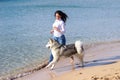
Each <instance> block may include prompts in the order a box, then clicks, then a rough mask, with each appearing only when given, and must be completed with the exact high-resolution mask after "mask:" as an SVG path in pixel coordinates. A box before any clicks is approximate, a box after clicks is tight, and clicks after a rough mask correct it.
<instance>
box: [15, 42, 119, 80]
mask: <svg viewBox="0 0 120 80" xmlns="http://www.w3.org/2000/svg"><path fill="white" fill-rule="evenodd" d="M119 60H120V41H113V42H104V43H95V44H92V45H91V44H90V45H87V46H85V58H84V61H85V67H84V68H81V67H80V66H79V65H77V63H78V61H77V59H76V60H75V65H74V67H75V69H72V66H71V64H70V63H69V58H67V59H62V60H60V61H59V62H58V63H57V65H56V66H55V69H54V70H50V69H45V68H44V69H41V70H38V71H36V72H34V73H32V74H29V75H27V76H24V77H21V78H18V79H16V80H120V62H119Z"/></svg>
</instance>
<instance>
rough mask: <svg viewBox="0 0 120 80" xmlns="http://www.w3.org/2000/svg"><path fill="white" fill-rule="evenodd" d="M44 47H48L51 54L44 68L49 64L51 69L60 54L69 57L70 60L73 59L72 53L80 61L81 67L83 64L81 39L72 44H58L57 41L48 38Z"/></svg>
mask: <svg viewBox="0 0 120 80" xmlns="http://www.w3.org/2000/svg"><path fill="white" fill-rule="evenodd" d="M46 47H47V48H50V50H51V52H52V55H53V60H52V61H51V62H50V63H49V64H48V65H47V66H46V68H48V67H50V66H51V69H53V68H54V66H55V64H56V63H57V61H58V60H59V58H60V57H61V56H64V57H70V58H71V59H72V61H74V58H73V55H76V56H77V57H78V59H79V60H80V62H81V63H82V67H83V66H84V64H83V56H84V54H83V51H84V48H83V44H82V42H81V41H76V42H75V43H74V44H69V45H60V44H59V43H58V42H57V41H55V40H53V39H49V41H48V43H47V45H46Z"/></svg>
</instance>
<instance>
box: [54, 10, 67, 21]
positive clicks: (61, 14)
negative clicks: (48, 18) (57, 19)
mask: <svg viewBox="0 0 120 80" xmlns="http://www.w3.org/2000/svg"><path fill="white" fill-rule="evenodd" d="M56 13H58V14H59V15H60V16H61V19H62V20H63V21H64V22H66V20H67V18H68V16H67V14H66V13H64V12H62V11H61V10H57V11H56V12H55V14H54V16H55V15H56Z"/></svg>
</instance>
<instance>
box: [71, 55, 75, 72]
mask: <svg viewBox="0 0 120 80" xmlns="http://www.w3.org/2000/svg"><path fill="white" fill-rule="evenodd" d="M70 58H71V61H70V63H71V64H72V69H73V70H74V69H75V68H74V57H73V56H71V57H70Z"/></svg>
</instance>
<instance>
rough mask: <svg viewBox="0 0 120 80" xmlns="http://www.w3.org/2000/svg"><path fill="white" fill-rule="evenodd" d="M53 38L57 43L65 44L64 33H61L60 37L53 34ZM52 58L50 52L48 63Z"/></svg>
mask: <svg viewBox="0 0 120 80" xmlns="http://www.w3.org/2000/svg"><path fill="white" fill-rule="evenodd" d="M53 39H54V40H55V41H57V42H58V43H59V44H61V45H66V38H65V36H64V35H62V36H61V37H55V36H53ZM52 60H53V55H52V53H51V54H50V59H49V63H50V62H51V61H52Z"/></svg>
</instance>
